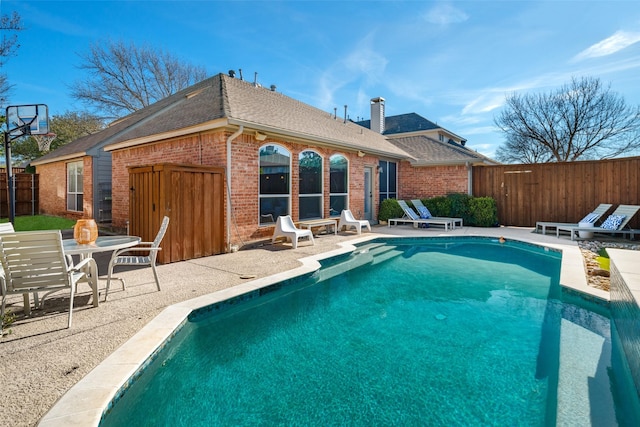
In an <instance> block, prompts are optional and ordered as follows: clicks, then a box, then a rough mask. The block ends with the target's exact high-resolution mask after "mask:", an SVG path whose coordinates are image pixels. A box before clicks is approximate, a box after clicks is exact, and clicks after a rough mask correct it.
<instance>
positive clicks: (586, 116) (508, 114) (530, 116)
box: [495, 78, 640, 163]
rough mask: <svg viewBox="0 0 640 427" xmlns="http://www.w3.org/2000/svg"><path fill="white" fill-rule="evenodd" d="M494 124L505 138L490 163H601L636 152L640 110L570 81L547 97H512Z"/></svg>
mask: <svg viewBox="0 0 640 427" xmlns="http://www.w3.org/2000/svg"><path fill="white" fill-rule="evenodd" d="M506 103H507V106H506V109H505V110H504V111H503V112H502V113H501V114H500V115H499V116H498V117H497V118H496V119H495V123H496V125H497V126H498V127H500V129H501V130H502V132H503V133H504V134H505V136H506V140H507V142H506V143H505V144H504V145H502V146H501V147H500V148H499V149H498V151H497V153H496V158H497V159H498V160H500V161H503V162H521V163H544V162H553V161H558V162H561V161H575V160H581V159H607V158H613V157H618V156H620V155H622V154H628V153H631V152H633V151H635V150H638V149H639V148H640V106H637V107H632V106H628V105H627V104H626V103H625V101H624V98H623V97H622V96H620V95H619V94H617V93H615V92H612V91H611V89H610V87H603V85H602V83H601V82H600V80H599V79H595V78H581V79H576V78H573V79H572V80H571V83H570V84H568V85H565V86H563V87H561V88H560V89H558V90H556V91H555V92H551V93H547V94H526V95H519V94H513V95H510V96H508V97H507V100H506Z"/></svg>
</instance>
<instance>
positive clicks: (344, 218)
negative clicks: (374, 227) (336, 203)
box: [338, 209, 371, 234]
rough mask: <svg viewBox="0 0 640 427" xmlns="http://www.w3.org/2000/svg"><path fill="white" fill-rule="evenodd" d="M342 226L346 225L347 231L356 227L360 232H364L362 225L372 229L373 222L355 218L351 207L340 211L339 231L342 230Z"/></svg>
mask: <svg viewBox="0 0 640 427" xmlns="http://www.w3.org/2000/svg"><path fill="white" fill-rule="evenodd" d="M342 227H345V231H347V230H349V228H351V227H354V228H355V229H356V231H357V232H358V234H361V233H362V227H366V228H367V230H369V231H371V224H369V221H367V220H366V219H355V217H354V216H353V214H352V213H351V211H350V210H349V209H343V210H342V212H341V213H340V221H338V231H342Z"/></svg>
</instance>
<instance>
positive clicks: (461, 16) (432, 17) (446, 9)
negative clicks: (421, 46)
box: [424, 4, 469, 25]
mask: <svg viewBox="0 0 640 427" xmlns="http://www.w3.org/2000/svg"><path fill="white" fill-rule="evenodd" d="M424 19H425V20H426V21H427V22H429V23H431V24H437V25H449V24H458V23H460V22H464V21H466V20H467V19H469V15H467V14H466V13H464V11H462V10H460V9H457V8H455V7H453V6H452V5H450V4H438V5H437V6H435V7H433V8H431V9H430V10H429V11H427V12H426V13H425V14H424Z"/></svg>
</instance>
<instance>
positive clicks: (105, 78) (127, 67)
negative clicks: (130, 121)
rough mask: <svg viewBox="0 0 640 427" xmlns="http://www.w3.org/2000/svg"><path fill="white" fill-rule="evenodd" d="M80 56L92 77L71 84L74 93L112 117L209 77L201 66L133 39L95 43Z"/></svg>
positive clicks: (81, 99)
mask: <svg viewBox="0 0 640 427" xmlns="http://www.w3.org/2000/svg"><path fill="white" fill-rule="evenodd" d="M81 58H82V60H83V62H82V64H81V65H80V66H79V68H81V69H84V70H87V71H88V72H89V75H90V77H89V78H88V79H87V80H85V81H77V82H75V83H74V84H73V85H72V87H71V91H72V96H73V97H74V98H75V99H77V100H80V101H82V102H84V103H85V104H86V105H88V106H90V107H94V108H96V109H98V110H99V111H103V112H105V113H107V114H108V115H110V116H112V117H120V116H122V115H124V114H128V113H132V112H134V111H137V110H139V109H141V108H144V107H146V106H148V105H151V104H153V103H154V102H156V101H159V100H160V99H163V98H166V97H167V96H169V95H172V94H174V93H176V92H178V91H180V90H182V89H184V88H186V87H189V86H191V85H192V84H194V83H197V82H199V81H202V80H204V79H205V78H206V77H207V75H206V71H205V69H204V68H202V67H197V66H194V65H189V64H186V63H184V62H182V61H180V60H179V59H177V58H176V57H174V56H172V55H171V54H169V53H167V52H164V51H162V50H156V49H153V48H151V47H147V46H145V47H142V48H139V47H136V46H134V45H133V44H132V43H131V44H125V43H124V42H107V43H104V47H103V45H102V44H98V43H96V44H93V45H92V46H91V47H90V50H89V53H88V54H86V55H84V56H82V55H81Z"/></svg>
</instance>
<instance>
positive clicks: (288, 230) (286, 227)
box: [271, 215, 315, 249]
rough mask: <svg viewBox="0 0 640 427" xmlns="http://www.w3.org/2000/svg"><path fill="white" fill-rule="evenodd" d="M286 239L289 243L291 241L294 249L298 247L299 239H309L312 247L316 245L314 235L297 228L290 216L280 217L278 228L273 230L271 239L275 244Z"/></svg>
mask: <svg viewBox="0 0 640 427" xmlns="http://www.w3.org/2000/svg"><path fill="white" fill-rule="evenodd" d="M279 237H284V238H286V239H287V241H290V242H291V244H292V246H293V249H296V248H297V247H298V239H301V238H304V237H308V238H309V241H310V242H311V244H312V245H315V242H314V241H313V233H312V232H311V230H301V229H299V228H296V226H295V224H294V223H293V220H292V219H291V216H290V215H284V216H279V217H278V220H277V221H276V227H275V229H274V230H273V237H271V243H275V241H276V239H278V238H279Z"/></svg>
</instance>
